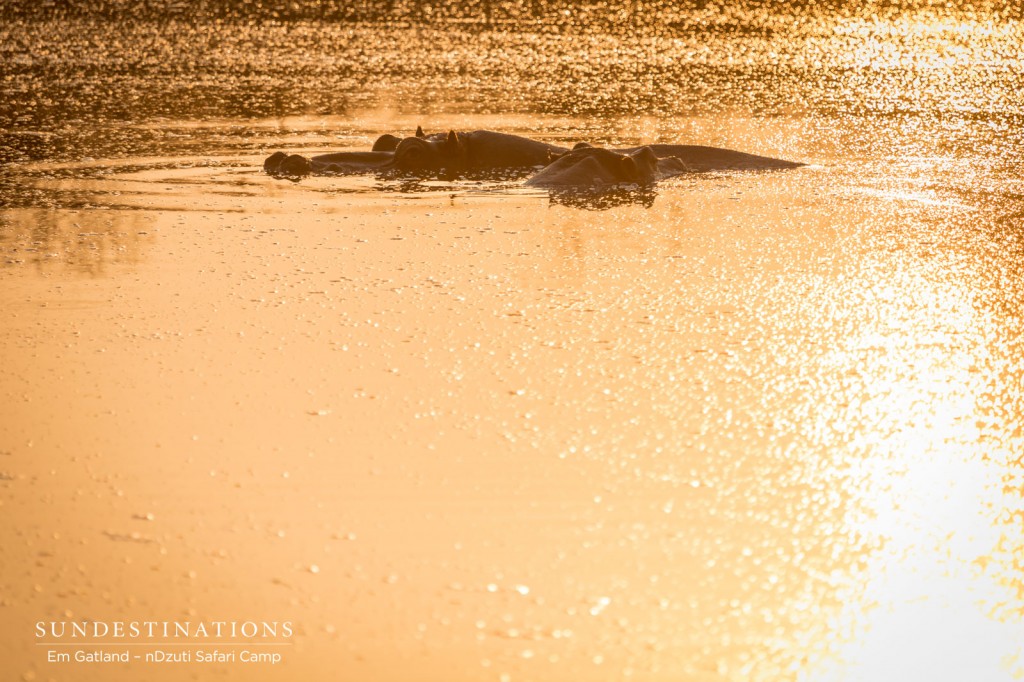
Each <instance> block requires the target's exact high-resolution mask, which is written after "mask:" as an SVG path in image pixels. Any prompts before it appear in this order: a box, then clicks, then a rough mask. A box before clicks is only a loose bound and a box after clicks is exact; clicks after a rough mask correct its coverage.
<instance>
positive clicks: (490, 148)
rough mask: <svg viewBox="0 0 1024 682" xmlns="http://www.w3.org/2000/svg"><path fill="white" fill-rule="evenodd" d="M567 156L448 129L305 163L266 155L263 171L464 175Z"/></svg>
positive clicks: (546, 147)
mask: <svg viewBox="0 0 1024 682" xmlns="http://www.w3.org/2000/svg"><path fill="white" fill-rule="evenodd" d="M567 151H569V150H568V149H567V148H565V147H559V146H557V145H553V144H548V143H546V142H539V141H537V140H531V139H530V138H528V137H521V136H519V135H509V134H507V133H498V132H494V131H491V130H475V131H472V132H468V133H458V132H455V131H454V130H451V131H449V132H448V133H447V134H445V133H437V134H434V135H426V134H425V133H424V132H423V129H422V128H417V129H416V135H415V136H414V137H406V138H404V139H399V138H397V137H395V136H394V135H382V136H381V137H379V138H378V139H377V141H376V142H374V144H373V148H372V150H371V151H369V152H336V153H334V154H322V155H320V156H314V157H312V158H306V157H304V156H300V155H298V154H292V155H288V154H285V153H284V152H276V153H275V154H272V155H271V156H270V157H269V158H268V159H267V160H266V161H265V162H264V163H263V168H264V170H266V171H267V172H268V173H271V174H272V175H289V176H303V175H310V174H318V173H325V174H335V175H348V174H355V173H372V172H375V171H389V170H392V171H404V172H439V171H447V172H448V173H464V172H467V171H479V170H493V169H499V168H531V167H534V166H543V165H546V164H547V163H548V160H549V159H550V158H552V156H560V155H562V154H564V153H565V152H567Z"/></svg>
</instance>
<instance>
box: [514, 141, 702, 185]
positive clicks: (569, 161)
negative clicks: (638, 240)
mask: <svg viewBox="0 0 1024 682" xmlns="http://www.w3.org/2000/svg"><path fill="white" fill-rule="evenodd" d="M689 170H690V169H689V168H688V167H687V165H686V164H684V163H683V162H682V161H681V160H679V159H678V158H676V157H674V156H671V157H667V158H658V156H657V155H656V154H655V153H654V150H653V149H651V147H649V146H648V147H638V148H636V149H632V150H628V151H620V150H615V149H601V148H598V147H591V146H590V145H588V144H586V143H581V144H578V145H576V147H575V148H574V149H573V150H572V151H571V152H567V153H565V154H563V155H561V156H560V157H558V158H557V159H555V160H553V161H552V162H551V163H550V164H548V165H547V166H545V167H544V168H543V169H542V170H540V171H539V172H538V173H537V174H536V175H534V176H533V177H531V178H530V179H529V180H527V181H526V184H527V185H530V186H533V187H554V188H567V187H581V188H584V187H585V188H601V187H613V186H616V185H640V186H644V185H650V184H653V183H654V182H655V181H657V180H660V179H662V178H667V177H672V176H673V175H679V174H680V173H686V172H687V171H689Z"/></svg>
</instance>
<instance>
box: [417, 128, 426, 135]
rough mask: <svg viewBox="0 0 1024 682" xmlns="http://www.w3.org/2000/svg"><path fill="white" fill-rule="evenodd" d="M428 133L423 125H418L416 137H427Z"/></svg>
mask: <svg viewBox="0 0 1024 682" xmlns="http://www.w3.org/2000/svg"><path fill="white" fill-rule="evenodd" d="M426 136H427V134H426V133H424V132H423V127H422V126H416V137H426Z"/></svg>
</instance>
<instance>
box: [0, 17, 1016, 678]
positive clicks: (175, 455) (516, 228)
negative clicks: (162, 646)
mask: <svg viewBox="0 0 1024 682" xmlns="http://www.w3.org/2000/svg"><path fill="white" fill-rule="evenodd" d="M702 16H703V15H702ZM723 17H725V18H728V17H726V16H725V15H724V14H723V15H722V16H718V15H712V14H707V15H706V16H703V19H702V21H705V22H707V23H708V24H709V25H714V22H715V21H719V22H724V21H725V19H724V18H723ZM698 18H700V17H698ZM790 19H791V20H785V19H784V18H782V19H780V18H773V17H772V16H771V15H755V16H753V17H741V18H740V20H741V21H745V22H748V23H747V24H744V25H745V26H747V28H748V29H749V30H746V31H738V32H736V31H732V32H730V31H726V30H725V29H722V30H720V31H711V32H709V33H706V34H702V33H699V32H697V33H692V32H686V31H682V30H680V31H679V32H678V33H676V34H665V35H658V36H653V37H623V36H622V35H618V34H615V33H604V32H594V33H580V34H579V35H561V34H546V33H529V32H527V33H512V32H505V31H498V30H483V31H482V32H479V31H477V32H474V31H468V30H463V29H458V28H457V27H456V28H453V29H451V30H447V29H446V30H441V29H440V28H437V27H435V28H433V29H429V30H428V29H424V28H401V27H399V28H396V29H394V30H393V31H383V30H382V29H381V28H380V27H375V26H374V25H369V26H366V25H362V24H360V25H355V26H350V25H348V24H340V25H334V26H333V27H331V26H326V25H318V24H313V23H302V24H299V25H290V26H287V25H286V26H285V27H273V26H271V27H260V26H249V27H245V26H237V25H236V26H233V27H230V28H226V29H222V33H221V34H219V37H218V38H217V39H216V41H215V45H214V37H211V36H215V35H218V34H216V32H211V31H197V32H195V33H194V34H192V33H188V32H187V31H185V30H184V29H182V32H183V33H185V34H186V38H187V39H188V40H193V39H197V38H196V36H197V35H199V36H200V37H201V36H207V37H206V38H205V39H206V40H209V41H211V45H214V47H216V49H213V48H212V47H211V48H210V51H204V50H199V51H196V52H193V53H188V54H192V55H193V56H188V55H187V54H186V53H184V52H182V51H178V52H175V51H174V50H172V49H171V48H173V47H174V46H175V45H176V43H175V40H186V38H182V37H181V36H177V37H176V36H175V35H170V36H164V37H163V40H164V41H166V43H162V42H159V41H156V42H153V41H149V42H146V41H143V39H142V37H143V36H147V35H152V33H153V32H152V31H150V29H148V28H146V25H145V24H140V25H139V26H135V25H132V26H123V27H121V28H119V29H117V30H118V31H123V32H124V40H125V41H129V42H120V43H118V41H117V40H108V41H103V40H99V39H97V35H98V33H97V31H98V29H96V28H95V26H93V27H92V28H88V27H86V28H85V29H83V28H82V27H81V26H78V30H76V31H74V32H70V35H72V36H73V38H72V39H70V40H69V41H68V43H67V44H66V45H64V46H62V47H59V48H58V47H54V49H53V50H52V51H51V52H52V56H50V57H47V56H46V53H45V51H43V50H40V49H39V45H40V44H41V43H43V42H45V41H46V40H47V38H44V37H40V35H36V34H34V33H33V32H32V31H33V30H36V29H38V26H37V25H36V24H34V23H31V22H29V23H28V24H22V25H20V30H21V31H22V33H18V32H16V31H14V30H13V29H11V28H9V27H8V28H7V29H5V30H7V31H8V33H7V42H5V45H7V46H8V49H7V52H5V57H4V59H6V60H7V64H8V65H12V66H11V69H12V70H11V72H10V73H11V74H12V75H11V76H9V78H8V81H7V83H8V86H9V90H10V91H12V92H14V91H19V88H21V90H20V92H31V93H33V98H34V101H35V102H36V103H37V104H36V105H34V108H32V107H29V108H28V109H22V113H21V114H20V115H18V116H16V115H15V113H12V112H14V109H13V108H12V107H13V106H14V105H6V106H8V109H5V110H4V111H6V112H7V114H6V116H7V118H6V119H5V121H6V126H7V127H6V129H5V130H4V131H3V135H4V137H3V141H4V147H3V148H4V149H5V150H6V151H5V154H6V158H7V160H8V161H9V164H8V165H7V166H6V167H5V168H4V169H3V171H2V172H3V176H2V177H0V196H2V197H3V199H4V204H5V205H4V206H3V207H0V303H2V305H0V408H2V412H0V414H2V417H0V514H2V516H0V518H2V523H0V542H2V546H3V552H2V553H0V619H2V628H3V635H4V636H3V638H2V639H0V660H3V661H4V664H3V668H4V669H5V670H13V671H14V674H15V678H14V679H18V677H19V676H20V677H21V678H23V679H40V680H45V679H55V680H94V679H103V680H108V679H109V680H138V679H148V680H178V679H238V680H299V679H346V680H551V681H561V680H566V679H583V680H611V679H616V680H618V679H634V680H673V681H676V680H694V681H702V682H703V681H705V680H723V681H724V680H729V681H732V680H735V681H740V680H743V681H747V680H772V681H774V680H800V681H807V682H826V681H827V682H832V681H838V680H872V681H874V680H929V681H932V680H957V681H959V680H979V681H983V682H987V681H996V680H1010V679H1018V678H1020V677H1021V676H1022V675H1024V662H1022V661H1024V659H1022V658H1021V656H1024V651H1022V642H1024V621H1022V617H1024V574H1022V570H1024V569H1022V565H1024V525H1022V521H1021V519H1022V515H1024V497H1022V491H1024V468H1022V466H1024V465H1022V459H1021V458H1022V454H1024V427H1022V415H1024V381H1022V375H1024V349H1022V347H1021V339H1020V330H1021V301H1022V300H1024V298H1022V291H1024V285H1022V266H1024V249H1022V237H1021V234H1022V233H1021V229H1022V228H1024V219H1022V215H1024V199H1022V197H1024V187H1022V180H1021V172H1020V169H1021V159H1022V154H1024V139H1022V133H1021V130H1022V127H1021V121H1022V118H1021V116H1022V111H1021V101H1020V99H1019V92H1020V91H1021V90H1020V88H1021V86H1022V84H1024V83H1022V79H1021V76H1020V74H1021V73H1022V70H1021V67H1022V66H1024V65H1022V64H1021V63H1020V54H1021V50H1020V48H1021V40H1022V38H1021V36H1022V32H1021V31H1022V29H1021V25H1020V24H1019V23H1017V22H1015V21H1013V20H1009V19H1005V18H999V17H998V16H996V17H995V18H993V17H986V16H984V15H979V14H971V15H960V14H957V13H946V14H942V15H939V14H923V13H922V14H913V15H909V14H908V15H898V14H897V15H895V16H890V17H887V18H878V17H875V18H871V17H870V16H868V17H855V16H846V17H844V16H841V15H835V16H808V15H806V14H804V15H800V17H799V18H798V19H799V20H797V19H795V18H790ZM696 25H698V26H700V25H701V24H700V22H697V24H696ZM140 26H141V28H140ZM26 27H27V28H26ZM44 28H45V29H46V30H49V27H48V26H44ZM769 29H770V30H769ZM39 30H40V31H42V30H43V29H39ZM90 31H92V32H91V33H90ZM475 31H476V30H475ZM156 33H159V32H156ZM15 35H17V36H18V41H20V42H18V43H17V45H23V44H24V45H28V46H29V47H31V48H32V49H31V50H29V49H27V48H26V49H25V50H23V51H21V52H19V51H18V49H15V48H14V47H10V46H12V45H15V44H16V43H15V41H14V40H13V36H15ZM47 35H48V34H47ZM343 35H344V36H348V37H350V38H351V37H352V36H354V37H355V38H357V39H358V40H356V41H355V42H354V43H353V41H351V40H350V41H348V42H344V43H342V42H341V41H340V40H339V41H337V42H331V41H328V40H324V39H321V40H317V39H316V38H317V37H318V36H319V37H320V38H324V37H330V38H338V37H339V36H343ZM380 36H384V37H385V39H384V40H383V41H382V42H372V43H370V44H372V45H373V47H371V48H362V47H360V46H361V45H364V44H367V43H368V42H369V41H371V39H374V38H376V37H380ZM438 36H445V38H444V39H445V40H448V41H449V44H448V47H447V48H446V47H444V46H442V45H440V44H439V40H440V39H439V38H438ZM33 41H35V42H33ZM131 41H135V42H131ZM289 41H291V42H289ZM116 44H121V45H125V44H127V45H150V48H149V53H147V52H146V50H143V49H141V48H140V49H139V50H136V51H128V54H129V56H130V57H131V58H132V59H137V60H138V61H139V63H146V60H147V59H150V60H154V61H153V64H151V65H150V66H149V67H148V68H149V69H150V71H148V72H146V73H149V74H150V77H149V78H148V80H147V79H146V78H143V77H141V76H137V75H131V74H129V75H126V76H124V77H123V78H120V77H117V69H116V68H114V67H111V66H110V64H109V62H108V61H107V58H106V57H105V56H104V55H106V52H104V50H106V49H108V47H109V46H110V45H116ZM153 45H156V47H153ZM251 45H261V46H262V48H261V49H263V50H264V52H263V53H254V52H246V51H244V50H243V49H242V48H244V47H245V46H251ZM353 45H355V46H353ZM81 46H85V48H88V47H89V46H92V47H93V48H95V51H90V50H89V49H85V48H82V49H79V48H80V47H81ZM481 46H482V47H481ZM179 47H180V45H179ZM207 47H210V46H209V45H208V46H207ZM399 48H401V49H399ZM163 49H166V50H168V54H169V55H171V56H168V57H167V58H168V59H170V65H169V66H165V67H162V66H160V60H159V59H158V58H157V57H158V56H159V52H160V50H163ZM218 50H219V51H218ZM154 52H155V53H157V54H156V56H154V55H153V53H154ZM268 52H269V53H271V54H272V56H273V57H274V58H275V59H276V60H277V61H276V62H273V60H268V59H264V57H265V55H266V54H267V53H268ZM146 54H149V56H148V57H147V56H146ZM174 55H177V56H174ZM47 59H51V60H52V61H46V60H47ZM190 59H191V60H196V61H197V62H199V66H198V67H196V68H198V71H199V73H200V75H199V76H195V75H189V69H188V68H187V67H188V64H189V60H190ZM19 60H21V61H19ZM89 60H93V61H95V63H96V64H99V65H100V66H99V67H95V68H98V69H99V71H100V75H99V76H96V75H95V74H93V76H90V77H94V79H95V80H94V83H93V85H92V86H91V89H90V88H89V84H88V83H87V82H86V81H87V79H86V77H85V76H84V75H83V74H86V73H91V72H89V71H88V69H86V68H85V67H84V66H83V64H85V63H86V62H89ZM268 62H272V63H268ZM154 64H155V65H154ZM14 67H18V68H16V69H15V68H14ZM228 67H234V70H233V71H232V70H229V69H228ZM104 69H106V70H104ZM161 69H163V70H161ZM371 69H376V76H375V77H374V78H371V77H370V76H368V75H367V73H366V72H367V71H369V70H371ZM154 73H155V74H163V75H164V79H163V80H161V79H160V78H157V77H155V76H153V75H152V74H154ZM111 74H114V75H111ZM246 74H248V75H246ZM218 77H219V78H220V80H218ZM451 77H455V78H457V79H459V80H458V84H459V85H458V87H456V86H453V85H451V84H450V83H449V84H448V85H445V82H446V80H445V79H446V78H451ZM189 79H193V82H194V83H195V85H194V89H195V91H194V92H193V95H194V97H191V99H190V98H188V97H182V96H181V92H180V90H179V89H178V88H179V86H180V85H181V84H182V83H185V82H187V81H188V80H189ZM46 83H49V84H50V85H51V86H53V87H49V88H47V87H43V85H44V84H46ZM289 84H291V85H293V86H295V88H296V89H295V90H294V91H289V92H293V94H294V96H295V99H294V100H288V101H284V102H282V101H280V100H276V99H275V97H277V96H278V95H279V94H280V92H281V90H279V88H280V87H282V86H284V85H289ZM516 84H519V85H518V86H517V85H516ZM61 86H64V87H61ZM218 92H219V93H220V94H219V95H217V94H216V93H218ZM324 93H328V94H324ZM133 94H134V95H139V96H138V97H136V98H135V99H134V100H133V99H132V97H131V96H132V95H133ZM61 95H63V96H64V97H66V99H65V100H64V101H63V102H61V101H58V100H60V97H61ZM108 95H109V96H108ZM122 97H127V101H135V102H137V103H138V109H137V113H138V115H137V116H135V117H132V116H127V117H126V115H125V114H124V112H123V111H121V109H119V107H122V106H126V105H125V100H123V99H121V98H122ZM46 101H50V104H49V105H47V104H46V103H45V102H46ZM190 107H192V108H191V109H190ZM304 108H308V109H309V110H307V111H305V113H303V109H304ZM243 110H244V111H251V112H252V115H245V116H243V115H242V112H243ZM25 111H28V112H29V113H24V112H25ZM90 111H95V112H98V113H97V116H96V117H95V118H90V117H89V116H88V112H90ZM19 116H20V118H19ZM418 124H422V125H424V127H425V128H427V129H428V130H430V131H433V130H443V129H446V128H448V127H454V128H457V129H463V130H471V129H475V128H491V129H499V130H505V131H509V132H518V133H521V134H529V135H531V136H534V137H538V138H541V139H545V140H550V141H558V142H567V143H572V142H575V141H577V140H579V139H588V140H592V141H595V142H606V143H615V144H617V143H630V144H632V143H636V142H638V141H666V142H668V141H678V142H692V143H700V144H713V145H719V146H726V147H732V148H737V149H742V150H744V151H751V152H757V153H763V154H769V155H773V156H780V157H784V158H792V159H800V160H805V161H808V162H809V163H810V164H811V165H809V166H808V167H806V168H802V169H799V170H795V171H786V172H769V173H748V174H744V173H722V174H707V175H695V176H690V177H680V178H676V179H673V180H671V181H667V182H664V183H662V184H661V185H659V186H658V188H657V189H656V191H655V192H653V193H650V194H647V195H642V196H636V195H631V196H626V197H620V199H621V200H620V201H613V202H606V203H603V204H600V205H597V204H593V203H589V204H583V205H579V204H576V203H572V202H569V203H568V204H567V203H564V202H563V201H560V200H558V198H557V197H549V196H548V195H547V194H546V193H544V192H538V191H532V190H527V189H524V188H523V187H522V185H521V182H520V181H518V180H515V179H509V180H494V181H468V180H467V181H453V182H440V181H425V182H408V183H402V182H396V181H391V180H382V179H378V178H373V177H356V178H310V179H307V180H304V181H303V182H301V183H291V182H287V181H281V180H275V179H273V178H270V177H268V176H266V175H264V174H263V173H262V171H261V168H260V165H261V163H262V159H263V157H264V156H265V155H266V154H267V153H269V152H270V151H272V150H276V149H294V150H296V151H300V152H315V151H318V150H338V149H344V148H365V147H366V146H367V145H369V144H370V142H372V139H373V138H374V137H375V136H376V135H377V134H378V133H382V132H397V131H410V130H413V129H414V128H415V126H416V125H418ZM250 619H251V620H290V621H292V622H293V623H294V624H295V629H296V632H295V635H294V637H292V638H291V639H290V640H289V641H288V643H287V646H286V647H285V651H284V661H283V663H282V664H281V665H279V666H268V665H257V664H252V665H249V666H246V665H242V664H239V663H236V664H232V665H221V666H216V665H210V666H198V665H193V666H188V665H185V664H181V665H178V666H177V667H175V666H173V665H163V666H159V665H149V666H143V665H141V664H131V665H129V666H122V667H118V666H104V667H89V665H86V664H50V663H46V661H45V658H44V656H43V652H42V651H41V647H38V646H37V645H36V644H37V642H36V638H35V636H34V630H33V627H34V624H35V623H36V622H38V621H81V620H101V621H113V620H171V621H181V620H192V621H198V620H239V621H242V620H250Z"/></svg>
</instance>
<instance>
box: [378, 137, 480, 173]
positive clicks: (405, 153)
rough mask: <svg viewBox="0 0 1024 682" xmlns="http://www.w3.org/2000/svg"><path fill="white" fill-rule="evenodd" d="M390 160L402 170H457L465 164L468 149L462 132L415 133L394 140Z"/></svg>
mask: <svg viewBox="0 0 1024 682" xmlns="http://www.w3.org/2000/svg"><path fill="white" fill-rule="evenodd" d="M416 132H417V133H418V134H421V133H422V131H421V130H419V129H417V131H416ZM393 164H394V167H395V168H397V169H399V170H403V171H437V170H441V169H442V168H443V169H445V170H447V171H449V172H452V171H461V170H464V169H465V168H467V167H468V166H469V151H468V147H467V145H466V141H465V139H464V138H463V136H462V135H459V134H458V133H457V132H455V131H454V130H451V131H449V132H448V135H447V136H441V135H432V136H430V137H426V136H419V135H417V137H407V138H405V139H404V140H402V141H401V142H399V143H398V146H397V147H396V148H395V158H394V162H393Z"/></svg>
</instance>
